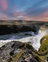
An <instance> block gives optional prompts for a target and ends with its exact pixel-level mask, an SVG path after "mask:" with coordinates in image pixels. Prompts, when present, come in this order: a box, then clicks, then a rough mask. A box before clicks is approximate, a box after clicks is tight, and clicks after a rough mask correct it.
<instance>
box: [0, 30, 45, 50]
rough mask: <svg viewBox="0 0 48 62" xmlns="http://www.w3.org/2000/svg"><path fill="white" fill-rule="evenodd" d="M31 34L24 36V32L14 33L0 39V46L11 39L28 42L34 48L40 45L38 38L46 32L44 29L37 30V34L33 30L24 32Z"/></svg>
mask: <svg viewBox="0 0 48 62" xmlns="http://www.w3.org/2000/svg"><path fill="white" fill-rule="evenodd" d="M26 33H29V34H31V35H33V36H25V35H24V33H19V34H14V35H12V36H11V37H10V38H9V39H7V40H0V47H1V46H3V45H4V44H6V43H8V42H11V41H20V42H26V43H27V42H29V43H30V44H31V45H32V46H33V47H34V48H35V49H36V50H38V49H39V47H40V39H41V38H42V37H43V36H44V35H45V34H46V31H41V30H40V31H39V33H38V34H37V35H35V34H34V33H33V32H26Z"/></svg>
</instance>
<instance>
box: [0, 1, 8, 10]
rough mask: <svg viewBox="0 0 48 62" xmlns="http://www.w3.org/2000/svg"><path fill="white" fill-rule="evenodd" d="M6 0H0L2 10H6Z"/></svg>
mask: <svg viewBox="0 0 48 62" xmlns="http://www.w3.org/2000/svg"><path fill="white" fill-rule="evenodd" d="M7 6H8V5H7V0H1V7H2V10H6V9H7Z"/></svg>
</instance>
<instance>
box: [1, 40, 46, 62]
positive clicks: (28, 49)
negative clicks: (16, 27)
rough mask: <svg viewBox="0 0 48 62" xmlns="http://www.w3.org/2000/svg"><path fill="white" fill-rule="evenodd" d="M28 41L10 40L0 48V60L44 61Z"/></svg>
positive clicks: (13, 61) (15, 61)
mask: <svg viewBox="0 0 48 62" xmlns="http://www.w3.org/2000/svg"><path fill="white" fill-rule="evenodd" d="M34 51H35V50H34V48H33V47H32V46H31V45H29V44H28V43H21V42H19V41H12V42H9V43H7V44H6V45H4V46H2V47H1V48H0V62H45V61H43V60H42V59H41V58H40V57H39V56H38V55H37V54H36V53H35V52H34Z"/></svg>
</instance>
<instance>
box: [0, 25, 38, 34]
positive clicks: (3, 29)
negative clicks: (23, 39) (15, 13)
mask: <svg viewBox="0 0 48 62" xmlns="http://www.w3.org/2000/svg"><path fill="white" fill-rule="evenodd" d="M38 30H39V28H38V26H36V25H28V26H27V25H26V26H17V25H0V35H4V34H10V33H18V32H27V31H33V32H34V33H38Z"/></svg>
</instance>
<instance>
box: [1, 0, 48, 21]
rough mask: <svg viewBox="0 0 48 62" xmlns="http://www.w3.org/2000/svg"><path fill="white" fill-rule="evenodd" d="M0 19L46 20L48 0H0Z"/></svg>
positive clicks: (47, 18) (47, 17)
mask: <svg viewBox="0 0 48 62" xmlns="http://www.w3.org/2000/svg"><path fill="white" fill-rule="evenodd" d="M0 20H35V21H48V0H0Z"/></svg>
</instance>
